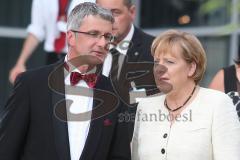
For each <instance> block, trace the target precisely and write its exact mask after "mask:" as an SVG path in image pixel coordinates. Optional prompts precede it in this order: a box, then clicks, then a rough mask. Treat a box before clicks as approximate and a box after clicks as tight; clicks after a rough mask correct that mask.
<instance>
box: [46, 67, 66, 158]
mask: <svg viewBox="0 0 240 160" xmlns="http://www.w3.org/2000/svg"><path fill="white" fill-rule="evenodd" d="M63 70H64V69H63V63H58V65H56V67H55V68H54V70H53V71H52V72H51V73H50V75H49V77H48V82H49V83H48V85H49V88H50V90H51V93H52V106H53V108H52V110H53V114H52V122H53V131H54V138H55V145H56V150H57V153H58V158H59V160H66V159H70V148H69V138H68V129H67V114H66V101H65V85H64V71H63Z"/></svg>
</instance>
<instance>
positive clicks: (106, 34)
mask: <svg viewBox="0 0 240 160" xmlns="http://www.w3.org/2000/svg"><path fill="white" fill-rule="evenodd" d="M71 31H72V32H74V33H81V34H85V35H88V36H91V37H92V38H98V39H100V38H101V37H102V36H103V37H104V39H105V40H107V41H108V42H112V41H113V40H114V38H115V37H114V36H113V35H112V34H110V33H105V34H102V35H101V34H95V33H94V32H92V33H91V32H83V31H76V30H71ZM109 36H110V37H109Z"/></svg>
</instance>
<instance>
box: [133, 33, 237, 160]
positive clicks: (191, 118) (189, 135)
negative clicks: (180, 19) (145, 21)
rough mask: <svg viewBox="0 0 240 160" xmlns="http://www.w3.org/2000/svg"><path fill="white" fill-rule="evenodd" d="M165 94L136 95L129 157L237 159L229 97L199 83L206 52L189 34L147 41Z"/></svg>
mask: <svg viewBox="0 0 240 160" xmlns="http://www.w3.org/2000/svg"><path fill="white" fill-rule="evenodd" d="M152 55H153V57H154V60H155V66H154V76H155V81H156V84H157V85H158V88H159V89H160V90H161V91H163V92H165V94H164V95H159V96H154V97H149V98H143V99H140V101H139V105H138V109H137V113H136V119H135V128H134V135H133V140H132V159H133V160H165V159H167V160H177V159H178V160H226V159H229V160H240V154H239V151H240V123H239V120H238V118H237V113H236V111H235V109H234V106H233V103H232V101H231V99H230V98H229V97H228V96H227V95H225V94H224V93H222V92H219V91H216V90H212V89H207V88H203V87H200V86H199V81H200V80H201V79H202V77H203V74H204V72H205V69H206V55H205V51H204V49H203V47H202V45H201V43H200V42H199V40H198V39H197V38H196V37H195V36H194V35H192V34H189V33H186V32H181V31H177V30H168V31H166V32H164V33H163V34H161V35H160V36H158V37H157V38H156V39H155V40H154V42H153V44H152Z"/></svg>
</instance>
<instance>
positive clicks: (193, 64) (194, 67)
mask: <svg viewBox="0 0 240 160" xmlns="http://www.w3.org/2000/svg"><path fill="white" fill-rule="evenodd" d="M196 69H197V65H196V63H195V62H191V63H190V69H189V72H188V76H189V77H192V76H193V74H194V73H195V72H196Z"/></svg>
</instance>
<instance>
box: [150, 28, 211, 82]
mask: <svg viewBox="0 0 240 160" xmlns="http://www.w3.org/2000/svg"><path fill="white" fill-rule="evenodd" d="M174 46H178V47H179V48H180V49H181V50H182V57H183V59H184V60H185V61H186V62H187V63H192V62H195V63H196V71H195V73H194V74H193V75H192V78H193V79H194V81H195V83H196V84H197V83H198V82H199V81H200V80H201V79H202V78H203V75H204V72H205V70H206V61H207V60H206V53H205V51H204V49H203V47H202V44H201V42H200V41H199V40H198V39H197V37H195V36H194V35H192V34H190V33H186V32H182V31H178V30H167V31H165V32H164V33H162V34H161V35H159V36H158V37H156V38H155V40H154V41H153V43H152V47H151V53H152V55H153V57H156V56H157V57H158V56H159V55H160V54H164V53H169V52H170V53H171V52H172V49H173V47H174Z"/></svg>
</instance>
